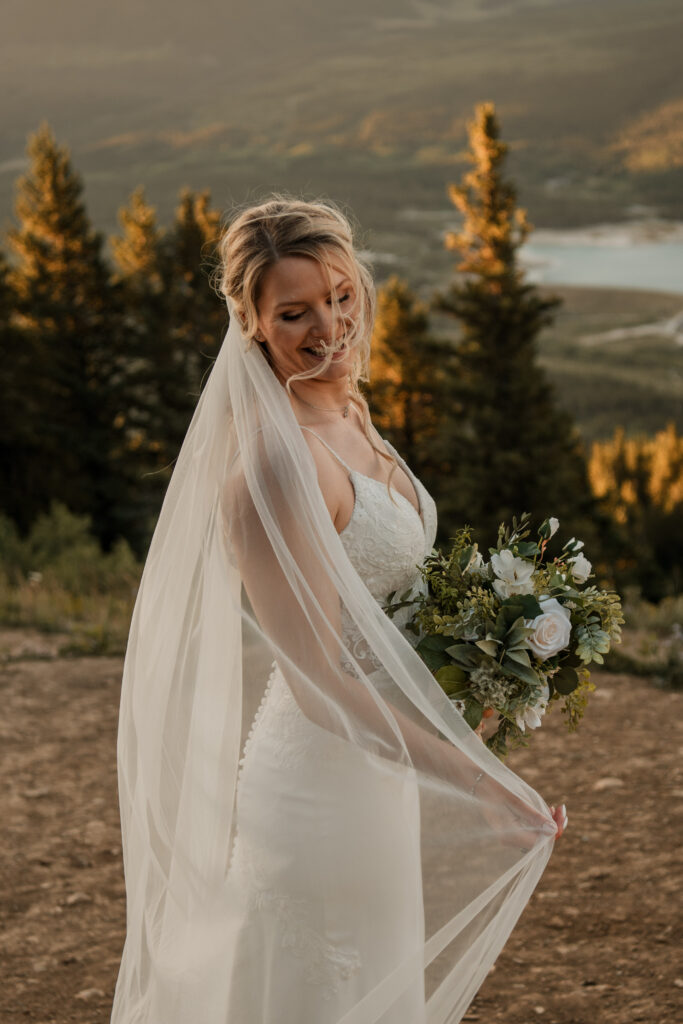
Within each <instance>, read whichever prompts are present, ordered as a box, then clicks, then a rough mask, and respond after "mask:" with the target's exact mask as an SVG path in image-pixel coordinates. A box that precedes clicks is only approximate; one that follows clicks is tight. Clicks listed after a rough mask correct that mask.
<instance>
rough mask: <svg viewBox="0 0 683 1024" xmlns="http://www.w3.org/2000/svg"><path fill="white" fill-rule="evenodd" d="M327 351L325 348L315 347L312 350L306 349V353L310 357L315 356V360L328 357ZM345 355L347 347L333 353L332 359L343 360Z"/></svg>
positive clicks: (343, 346)
mask: <svg viewBox="0 0 683 1024" xmlns="http://www.w3.org/2000/svg"><path fill="white" fill-rule="evenodd" d="M327 351H328V350H327V349H325V348H314V347H313V346H311V347H310V348H304V352H308V353H309V355H311V356H313V358H314V359H324V358H325V356H326V355H327ZM345 355H346V345H342V347H341V348H340V349H338V350H337V351H336V352H334V353H333V355H332V359H333V360H334V359H341V358H342V357H343V356H345Z"/></svg>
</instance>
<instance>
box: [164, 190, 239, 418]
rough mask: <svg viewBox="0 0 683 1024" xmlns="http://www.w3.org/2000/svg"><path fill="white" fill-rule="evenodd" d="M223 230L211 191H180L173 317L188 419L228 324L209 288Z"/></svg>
mask: <svg viewBox="0 0 683 1024" xmlns="http://www.w3.org/2000/svg"><path fill="white" fill-rule="evenodd" d="M220 230H221V224H220V212H219V211H218V210H213V209H211V206H210V193H209V191H208V189H205V190H204V191H203V192H200V193H195V192H193V191H192V190H191V189H188V188H184V189H182V190H181V193H180V201H179V204H178V206H177V208H176V212H175V220H174V223H173V225H172V227H171V229H170V231H169V233H168V237H167V251H168V256H169V260H170V265H171V272H172V287H171V289H170V308H169V313H170V317H171V321H172V328H173V341H174V347H175V348H176V349H177V351H178V353H179V356H178V358H179V361H180V364H181V365H182V368H183V376H184V381H185V416H186V418H187V417H188V413H189V416H191V415H192V412H193V410H194V407H195V405H196V403H197V399H198V397H199V394H200V392H201V388H202V384H203V381H204V379H205V377H206V373H207V370H208V369H209V368H210V365H211V361H212V360H213V359H215V357H216V355H217V353H218V348H219V345H220V342H221V340H222V338H223V335H224V333H225V331H226V329H227V325H228V312H227V308H226V305H225V302H224V300H223V299H222V298H219V297H218V296H217V294H216V292H215V291H214V290H213V289H212V287H211V284H210V273H211V270H212V268H213V265H214V259H215V250H216V246H217V244H218V240H219V237H220ZM183 433H184V431H183Z"/></svg>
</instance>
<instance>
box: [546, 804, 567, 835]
mask: <svg viewBox="0 0 683 1024" xmlns="http://www.w3.org/2000/svg"><path fill="white" fill-rule="evenodd" d="M550 813H551V814H552V816H553V820H554V821H555V824H556V825H557V833H556V835H555V838H556V839H559V838H560V836H561V835H562V833H563V832H564V831H565V830H566V828H567V825H568V824H569V815H568V814H567V808H566V806H565V805H564V804H560V806H559V807H558V808H557V810H556V809H555V805H554V804H551V805H550Z"/></svg>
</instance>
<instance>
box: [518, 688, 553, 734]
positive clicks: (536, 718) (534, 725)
mask: <svg viewBox="0 0 683 1024" xmlns="http://www.w3.org/2000/svg"><path fill="white" fill-rule="evenodd" d="M549 698H550V688H549V686H548V684H547V683H546V684H545V685H544V687H543V692H542V693H541V696H540V697H539V699H538V701H537V703H536V704H530V705H528V707H526V708H525V709H524V711H520V712H519V713H518V714H517V715H515V721H516V722H517V726H518V728H520V729H521V730H522V732H525V731H526V729H525V726H527V725H528V726H529V728H530V729H538V727H539V725H540V724H541V715H544V714H545V710H546V708H547V707H548V700H549Z"/></svg>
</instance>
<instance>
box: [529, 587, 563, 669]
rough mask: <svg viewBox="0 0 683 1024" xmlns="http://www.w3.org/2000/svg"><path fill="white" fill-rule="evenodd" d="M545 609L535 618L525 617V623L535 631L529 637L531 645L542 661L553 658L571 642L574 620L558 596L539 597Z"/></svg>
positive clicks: (545, 595)
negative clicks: (570, 636)
mask: <svg viewBox="0 0 683 1024" xmlns="http://www.w3.org/2000/svg"><path fill="white" fill-rule="evenodd" d="M539 604H540V606H541V608H542V609H543V611H542V612H541V614H540V615H537V616H536V618H535V619H525V620H524V624H525V625H526V626H528V627H529V628H530V629H533V630H534V632H533V633H532V634H531V636H529V637H528V638H527V643H528V644H529V647H530V648H531V650H532V651H533V652H534V654H535V655H536V657H537V658H538V659H539V660H540V661H545V660H546V658H552V656H553V654H557V652H558V651H561V650H562V649H563V648H564V647H566V646H567V644H568V643H569V635H570V633H571V629H572V620H571V616H570V614H569V612H568V611H567V609H566V608H565V607H564V606H563V605H561V604H560V602H559V601H558V600H557V598H556V597H548V595H547V594H544V595H543V596H542V597H540V598H539Z"/></svg>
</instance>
